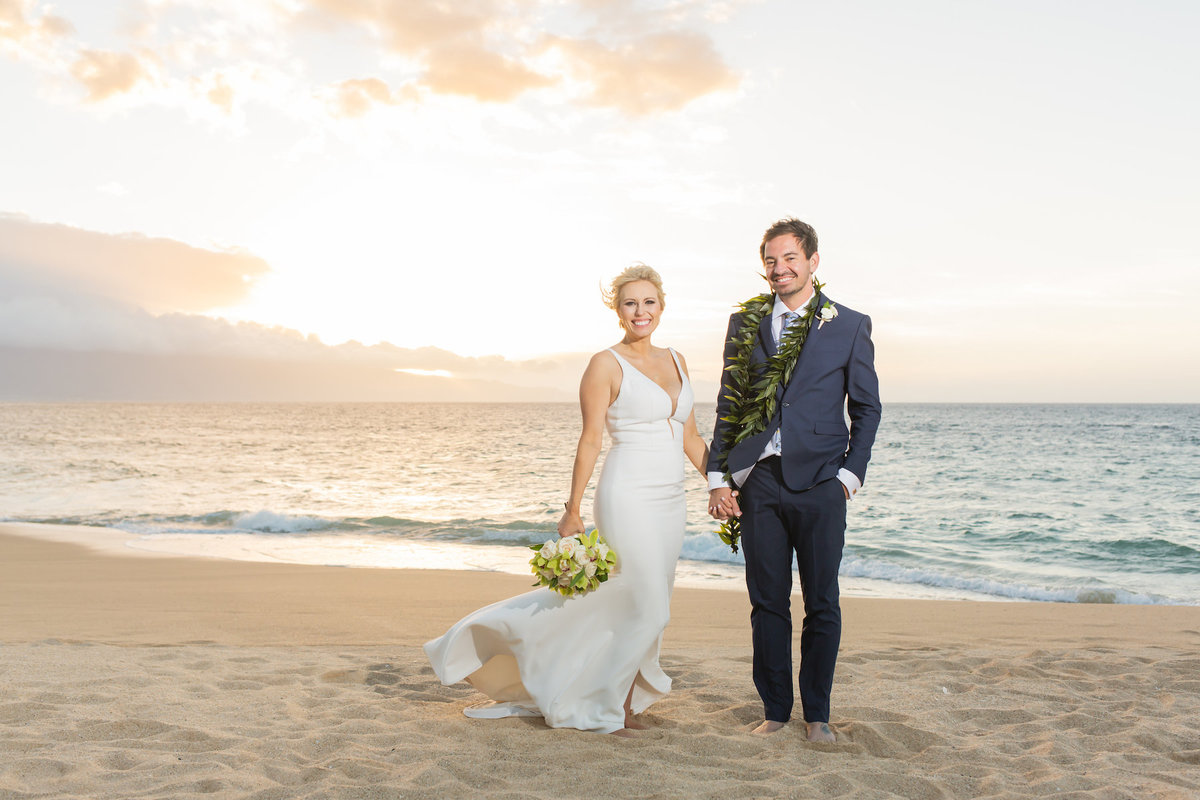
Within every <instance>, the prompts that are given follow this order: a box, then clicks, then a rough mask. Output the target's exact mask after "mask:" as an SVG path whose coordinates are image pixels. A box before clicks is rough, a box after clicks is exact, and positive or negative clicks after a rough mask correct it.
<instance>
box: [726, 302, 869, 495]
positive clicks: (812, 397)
mask: <svg viewBox="0 0 1200 800" xmlns="http://www.w3.org/2000/svg"><path fill="white" fill-rule="evenodd" d="M826 302H830V303H833V301H832V300H830V299H829V298H828V297H826V296H825V295H824V294H818V296H817V304H818V305H817V307H818V308H820V307H821V306H822V305H824V304H825V303H826ZM834 305H835V306H836V308H837V312H838V315H837V317H835V318H834V319H832V320H830V321H828V322H826V323H825V324H824V325H820V321H819V320H813V324H812V328H811V329H810V330H809V332H808V338H807V339H805V342H804V347H803V349H802V350H801V351H800V357H799V359H797V361H796V368H795V369H794V370H793V371H792V378H791V380H790V381H789V382H788V385H787V386H786V387H784V388H783V389H782V391H781V392H780V395H779V399H778V402H777V403H776V407H775V416H774V417H773V418H772V419H771V421H770V423H768V425H767V428H766V430H764V431H763V432H761V433H759V434H756V435H754V436H750V437H748V438H746V439H743V440H742V441H741V442H739V443H738V444H737V445H736V446H734V448H733V449H732V450H731V451H730V453H729V471H730V473H735V472H738V471H740V470H743V469H746V468H747V467H750V466H753V465H754V464H755V463H756V462H757V461H758V457H759V456H760V455H762V451H763V448H765V447H766V446H767V443H768V442H769V441H770V439H771V436H772V435H773V434H774V432H775V430H776V428H779V429H780V435H781V441H782V445H783V475H784V481H785V483H786V484H787V487H788V488H789V489H792V490H793V491H802V490H804V489H808V488H809V487H811V486H815V485H816V484H818V483H820V482H822V481H824V480H827V479H829V478H833V477H836V476H837V473H838V470H839V469H841V468H842V467H845V468H846V469H848V470H850V471H851V472H853V473H854V474H855V475H856V476H858V479H859V480H860V481H861V482H863V483H866V477H867V462H868V461H869V460H870V458H871V446H872V445H873V444H874V443H875V432H876V431H877V430H878V429H879V417H880V413H881V405H880V402H879V379H878V378H877V377H876V375H875V345H874V344H872V343H871V318H870V317H868V316H867V315H865V314H860V313H859V312H857V311H854V310H852V309H849V308H846V306H843V305H838V304H836V303H834ZM742 320H743V317H742V315H741V313H735V314H733V315H732V316H731V317H730V318H729V330H728V332H727V333H726V336H725V358H724V366H725V368H728V367H729V364H730V360H731V359H732V357H733V355H734V352H735V348H734V347H733V345H732V344H730V340H731V339H732V338H733V336H734V334H736V333H737V332H738V331H739V329H740V328H741V326H742ZM818 326H819V327H818ZM775 352H776V346H775V340H774V337H772V335H771V317H770V316H769V315H767V316H766V317H764V318H763V320H762V322H761V323H760V324H759V330H758V340H757V342H756V343H755V347H754V352H753V353H752V355H751V359H750V361H751V364H759V365H761V364H763V363H765V361H766V359H767V358H768V357H769V356H772V355H774V354H775ZM724 374H725V373H724V372H723V373H722V375H724ZM724 383H725V382H724V380H722V386H721V392H720V395H719V396H718V398H717V423H716V427H715V429H714V431H713V441H712V447H711V448H710V451H709V461H708V471H709V472H720V471H721V466H720V464H721V452H722V450H721V440H722V438H723V435H724V431H725V429H726V428H727V427H728V426H729V423H727V422H723V421H722V420H721V417H724V416H728V414H729V406H730V401H729V400H728V399H727V398H726V397H725V395H726V394H728V391H727V390H726V389H725V386H724ZM846 412H849V416H850V425H849V427H847V426H846Z"/></svg>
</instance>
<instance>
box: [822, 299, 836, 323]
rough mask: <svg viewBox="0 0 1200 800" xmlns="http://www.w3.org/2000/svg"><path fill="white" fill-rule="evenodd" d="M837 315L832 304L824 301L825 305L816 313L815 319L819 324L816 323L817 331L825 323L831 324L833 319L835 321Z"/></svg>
mask: <svg viewBox="0 0 1200 800" xmlns="http://www.w3.org/2000/svg"><path fill="white" fill-rule="evenodd" d="M837 315H838V310H837V306H835V305H834V304H833V303H830V302H829V301H828V300H827V301H825V305H823V306H821V310H820V311H818V312H817V319H818V320H819V322H817V330H821V328H822V327H824V325H825V323H826V322H833V321H834V320H835V319H837Z"/></svg>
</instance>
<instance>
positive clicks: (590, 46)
mask: <svg viewBox="0 0 1200 800" xmlns="http://www.w3.org/2000/svg"><path fill="white" fill-rule="evenodd" d="M552 42H553V44H552V46H553V47H555V48H557V49H559V50H560V51H561V52H562V53H563V54H564V55H565V56H566V58H567V64H568V69H570V70H571V71H572V72H573V73H574V75H575V76H576V77H577V78H578V79H580V80H582V81H583V82H585V83H587V84H589V85H590V86H591V92H590V95H589V97H588V100H587V102H588V104H589V105H594V106H600V107H612V108H617V109H620V110H622V111H625V112H627V113H630V114H648V113H651V112H655V111H674V110H677V109H679V108H682V107H683V106H685V105H687V104H688V103H690V102H691V101H693V100H695V99H697V98H699V97H703V96H704V95H706V94H710V93H712V92H717V91H722V90H727V89H732V88H735V87H736V86H737V84H738V78H737V76H736V75H735V74H734V73H733V72H732V71H731V70H730V69H729V67H727V66H726V65H725V63H724V62H723V61H722V60H721V56H720V54H719V53H717V51H716V48H715V47H714V46H713V43H712V40H711V39H709V38H708V37H707V36H704V35H702V34H699V33H694V32H667V33H655V34H649V35H646V36H641V37H639V38H637V39H633V40H630V41H627V42H624V43H622V44H619V45H617V46H611V47H610V46H606V45H604V44H601V43H600V42H598V41H593V40H587V39H561V38H558V39H554V40H552Z"/></svg>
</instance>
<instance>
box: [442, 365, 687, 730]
mask: <svg viewBox="0 0 1200 800" xmlns="http://www.w3.org/2000/svg"><path fill="white" fill-rule="evenodd" d="M609 352H610V353H612V354H613V356H614V357H616V359H617V361H618V363H619V364H620V366H621V373H622V377H621V389H620V392H619V393H618V395H617V399H616V400H614V401H613V402H612V405H610V406H609V407H608V414H607V419H606V427H607V429H608V433H609V436H610V438H611V440H612V443H611V445H610V447H609V451H608V455H607V457H606V458H605V461H604V468H603V469H602V470H601V473H600V482H599V483H598V484H597V487H596V494H595V502H594V505H593V512H594V517H595V521H596V527H597V528H598V529H599V530H600V533H601V535H602V536H603V537H604V538H605V539H606V540H607V541H608V543H609V545H611V546H612V548H613V550H615V551H616V553H617V559H618V563H617V572H616V574H615V575H613V576H612V577H611V578H609V580H608V581H607V582H606V583H603V584H601V585H600V588H599V589H597V590H596V591H594V592H592V593H591V594H588V595H586V596H584V597H573V598H564V597H562V596H560V595H558V594H556V593H554V592H552V591H550V590H549V589H545V588H538V589H536V590H534V591H532V592H528V593H526V594H522V595H519V596H517V597H513V598H511V599H509V600H504V601H502V602H499V603H495V604H493V605H490V606H487V607H486V608H481V609H479V610H478V611H476V612H474V613H472V614H470V615H468V616H466V617H464V618H463V619H461V620H459V621H458V622H457V623H455V624H454V626H453V627H451V628H450V630H449V631H447V632H446V634H445V635H444V636H442V637H440V638H438V639H434V640H433V641H431V642H429V643H427V644H426V645H425V653H426V655H428V656H429V660H430V662H431V663H432V665H433V671H434V672H435V673H436V674H437V676H438V678H439V679H440V680H441V682H442V683H443V684H445V685H450V684H453V683H457V682H458V681H461V680H466V681H468V682H469V683H470V684H471V685H473V686H474V687H475V688H476V689H479V690H480V691H481V692H483V693H484V694H486V695H488V696H489V697H490V698H492V700H494V701H496V702H495V704H493V705H489V706H485V707H482V708H477V709H476V708H468V709H466V711H465V712H464V713H466V714H467V715H468V716H473V717H488V718H496V717H505V716H541V717H543V718H544V719H545V721H546V724H547V725H550V726H551V727H555V728H578V729H580V730H587V731H598V732H603V733H611V732H612V731H616V730H619V729H621V728H623V727H625V712H624V704H625V698H626V696H627V695H628V693H629V687H630V685H631V684H632V685H633V687H634V688H633V701H632V704H631V705H632V708H633V711H634V713H640V712H642V711H644V710H645V709H646V708H647V707H649V706H650V704H651V703H654V702H655V701H657V700H659V699H661V698H663V697H665V696H666V695H667V693H668V692H670V690H671V679H670V678H669V677H667V675H666V674H665V673H664V672H663V671H662V668H661V667H660V666H659V664H658V652H659V644H660V642H661V640H662V632H663V629H664V628H665V627H666V625H667V620H668V619H669V618H670V604H671V589H672V587H673V586H674V583H675V562H676V561H677V560H678V559H679V550H680V547H681V546H682V544H683V529H684V523H685V520H686V509H685V506H684V496H683V464H684V456H683V426H684V422H686V420H687V418H688V415H689V414H691V412H692V402H693V399H694V398H693V393H692V387H691V384H690V383H689V382H688V379H687V376H686V375H684V374H683V370H682V369H681V368H680V367H679V359H678V357H677V356H676V355H675V351H673V350H672V351H671V358H672V359H674V360H675V368H676V370H677V371H678V373H679V375H680V378H681V380H682V382H683V386H682V388H681V389H680V392H679V398H678V400H677V401H676V403H675V407H674V409H672V403H671V398H670V397H669V396H668V395H667V393H666V392H665V391H664V390H663V389H662V387H660V386H659V385H658V384H656V383H655V382H654V381H652V380H651V379H650V378H648V377H647V376H645V375H643V374H642V373H641V372H638V371H637V369H635V368H634V367H633V366H632V365H631V364H630V363H629V362H627V361H626V360H625V359H624V358H622V357H621V356H619V355H617V354H616V353H615V352H614V351H612V350H610V351H609Z"/></svg>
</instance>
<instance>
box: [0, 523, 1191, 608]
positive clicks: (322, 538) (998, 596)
mask: <svg viewBox="0 0 1200 800" xmlns="http://www.w3.org/2000/svg"><path fill="white" fill-rule="evenodd" d="M0 528H7V529H9V531H10V532H12V533H16V534H18V535H24V536H28V537H32V538H36V539H43V540H48V541H58V542H64V543H74V544H79V545H82V546H84V547H88V548H92V549H94V550H96V551H98V552H103V553H109V554H114V555H121V554H127V555H153V556H159V557H173V558H196V559H201V560H223V561H232V562H238V563H260V564H291V565H297V566H299V565H305V566H325V567H339V568H350V569H386V570H431V569H432V570H443V571H454V572H459V571H462V572H470V573H501V574H508V575H513V576H517V577H520V578H525V577H526V576H527V575H528V574H529V566H528V557H529V552H528V550H526V548H525V547H524V546H523V545H522V546H514V545H511V544H510V545H500V544H487V543H474V542H461V541H460V542H447V541H430V540H424V539H418V540H409V539H405V538H403V537H375V536H358V535H354V534H337V535H329V534H324V533H303V534H299V533H286V532H284V533H272V534H262V533H258V534H253V533H244V532H228V533H223V532H212V533H194V532H174V533H146V532H138V531H127V530H123V529H120V528H110V527H101V526H95V525H80V524H63V523H42V522H4V521H0ZM744 580H745V579H744V575H743V571H742V566H741V564H740V562H724V561H707V560H693V559H686V558H681V559H680V561H679V562H678V565H677V568H676V577H675V586H676V587H677V588H693V589H715V590H721V591H735V592H742V593H744V592H745V583H744ZM840 582H841V596H842V597H843V598H852V597H857V598H875V599H883V600H901V599H906V600H913V599H915V600H947V601H960V600H962V601H972V602H986V603H1014V602H1018V603H1019V602H1033V603H1042V602H1051V603H1053V602H1067V603H1081V604H1091V603H1095V604H1097V605H1109V604H1112V605H1196V604H1189V603H1186V602H1182V601H1171V602H1155V603H1150V602H1143V603H1138V602H1134V601H1132V600H1128V599H1127V600H1125V601H1120V602H1119V601H1117V600H1116V597H1117V595H1119V594H1120V593H1119V592H1110V591H1100V590H1096V591H1090V592H1089V591H1083V590H1080V591H1079V592H1078V594H1079V595H1080V596H1081V597H1082V596H1088V595H1091V596H1094V597H1096V598H1107V599H1095V600H1083V599H1080V600H1075V601H1072V600H1067V599H1063V598H1061V597H1059V596H1056V595H1059V594H1065V592H1055V591H1054V590H1049V589H1047V590H1043V591H1044V592H1045V593H1046V594H1047V595H1048V596H1045V597H1038V596H1033V597H1029V596H1021V595H1020V594H1017V595H1013V594H1006V593H1003V592H985V591H978V590H975V589H971V588H963V587H954V586H952V585H928V584H924V583H907V582H903V581H895V580H890V579H887V578H879V577H865V576H861V575H853V574H849V575H848V574H843V575H842V576H841V578H840ZM792 596H793V598H794V602H796V603H799V602H801V601H802V594H801V590H800V585H799V582H798V581H793V586H792Z"/></svg>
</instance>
